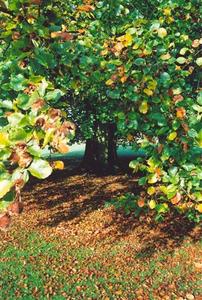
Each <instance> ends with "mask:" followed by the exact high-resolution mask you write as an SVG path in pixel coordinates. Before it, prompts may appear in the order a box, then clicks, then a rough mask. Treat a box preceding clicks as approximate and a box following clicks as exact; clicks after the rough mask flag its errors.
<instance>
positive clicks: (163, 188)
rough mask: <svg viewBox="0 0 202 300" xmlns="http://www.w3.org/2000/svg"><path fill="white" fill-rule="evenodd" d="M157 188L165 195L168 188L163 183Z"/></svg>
mask: <svg viewBox="0 0 202 300" xmlns="http://www.w3.org/2000/svg"><path fill="white" fill-rule="evenodd" d="M159 189H160V191H161V192H162V193H164V194H165V195H167V193H168V189H167V187H166V186H165V185H160V187H159Z"/></svg>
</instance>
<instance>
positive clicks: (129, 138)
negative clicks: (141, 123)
mask: <svg viewBox="0 0 202 300" xmlns="http://www.w3.org/2000/svg"><path fill="white" fill-rule="evenodd" d="M127 140H128V141H129V142H131V141H133V140H134V136H133V135H132V134H130V133H129V134H128V135H127Z"/></svg>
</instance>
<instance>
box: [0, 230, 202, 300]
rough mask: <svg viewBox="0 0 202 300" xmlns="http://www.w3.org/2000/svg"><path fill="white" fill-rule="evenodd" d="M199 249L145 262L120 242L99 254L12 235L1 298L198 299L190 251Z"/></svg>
mask: <svg viewBox="0 0 202 300" xmlns="http://www.w3.org/2000/svg"><path fill="white" fill-rule="evenodd" d="M201 245H202V243H201V242H197V243H196V244H194V245H193V244H191V243H185V244H183V246H182V247H180V248H179V249H176V250H175V251H173V252H170V251H166V250H164V251H159V253H156V254H155V256H154V257H153V256H151V257H150V255H149V253H139V254H137V253H136V251H134V249H132V248H131V245H129V244H127V243H124V242H122V243H120V242H118V243H115V244H113V245H112V246H111V248H110V249H108V250H107V251H106V252H104V253H98V252H97V251H96V249H92V248H91V247H80V248H73V247H72V248H68V247H67V245H66V243H65V241H64V240H62V241H61V240H60V239H54V240H53V241H46V240H45V239H44V237H43V236H41V235H40V234H39V233H36V232H32V233H26V232H22V233H21V234H20V235H19V233H18V234H17V235H15V234H13V240H12V241H10V242H8V243H7V244H6V246H5V245H4V246H2V247H1V252H0V299H2V300H3V299H13V300H14V299H25V300H28V299H30V300H31V299H55V300H56V299H58V300H59V299H61V300H62V299H151V300H152V299H180V298H179V297H180V295H182V296H183V295H187V294H191V295H194V296H195V299H197V296H198V297H199V295H200V293H201V292H202V290H200V286H201V283H202V282H201V281H200V273H197V272H196V269H195V267H194V264H193V262H192V261H190V253H191V252H190V251H193V248H194V251H197V249H198V251H199V252H200V249H201ZM126 249H128V250H127V252H126ZM120 261H121V262H120ZM123 261H125V263H123ZM172 291H173V292H172ZM167 295H169V296H167ZM185 299H186V298H185ZM198 299H199V298H198Z"/></svg>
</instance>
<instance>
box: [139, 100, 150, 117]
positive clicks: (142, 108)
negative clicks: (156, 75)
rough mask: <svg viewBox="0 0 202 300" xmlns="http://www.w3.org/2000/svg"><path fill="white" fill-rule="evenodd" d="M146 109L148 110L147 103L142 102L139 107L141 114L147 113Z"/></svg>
mask: <svg viewBox="0 0 202 300" xmlns="http://www.w3.org/2000/svg"><path fill="white" fill-rule="evenodd" d="M148 109H149V106H148V103H147V101H142V103H141V104H140V106H139V111H140V112H141V113H142V114H146V113H147V112H148Z"/></svg>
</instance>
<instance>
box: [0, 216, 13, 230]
mask: <svg viewBox="0 0 202 300" xmlns="http://www.w3.org/2000/svg"><path fill="white" fill-rule="evenodd" d="M10 223H11V217H10V216H9V214H8V213H5V214H1V215H0V229H2V230H5V229H7V228H8V227H9V226H10Z"/></svg>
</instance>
